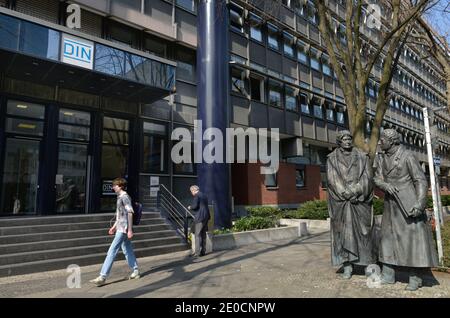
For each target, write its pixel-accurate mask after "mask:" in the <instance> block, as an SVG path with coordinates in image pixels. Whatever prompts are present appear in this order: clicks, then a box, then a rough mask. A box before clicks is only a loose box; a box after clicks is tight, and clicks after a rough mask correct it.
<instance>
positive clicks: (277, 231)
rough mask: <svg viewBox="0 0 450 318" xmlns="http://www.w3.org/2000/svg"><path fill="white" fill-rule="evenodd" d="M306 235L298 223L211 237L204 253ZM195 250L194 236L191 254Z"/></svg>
mask: <svg viewBox="0 0 450 318" xmlns="http://www.w3.org/2000/svg"><path fill="white" fill-rule="evenodd" d="M306 235H308V231H307V226H306V223H304V222H298V224H296V225H293V226H283V227H279V228H271V229H263V230H254V231H245V232H236V233H227V234H219V235H212V234H211V233H208V234H207V237H206V253H210V252H211V251H221V250H228V249H233V248H237V247H240V246H244V245H250V244H255V243H264V242H272V241H278V240H287V239H296V238H298V237H301V236H306ZM194 249H195V236H192V252H193V251H194Z"/></svg>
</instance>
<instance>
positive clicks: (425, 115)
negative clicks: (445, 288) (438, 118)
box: [422, 107, 443, 266]
mask: <svg viewBox="0 0 450 318" xmlns="http://www.w3.org/2000/svg"><path fill="white" fill-rule="evenodd" d="M422 111H423V122H424V126H425V140H426V143H427V155H428V166H429V168H430V183H431V194H432V196H433V214H434V218H435V225H436V241H437V249H438V257H439V265H440V266H442V265H443V264H442V262H443V252H442V239H441V221H440V213H439V206H438V202H437V200H438V193H437V190H438V189H436V179H435V177H436V175H435V173H434V159H433V150H432V148H431V134H430V122H429V120H428V118H429V117H428V108H426V107H424V108H422Z"/></svg>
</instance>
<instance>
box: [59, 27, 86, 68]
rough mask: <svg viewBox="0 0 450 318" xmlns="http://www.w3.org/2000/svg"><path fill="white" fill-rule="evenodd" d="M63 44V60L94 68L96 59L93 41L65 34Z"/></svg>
mask: <svg viewBox="0 0 450 318" xmlns="http://www.w3.org/2000/svg"><path fill="white" fill-rule="evenodd" d="M62 46H63V47H62V57H61V58H62V62H64V63H67V64H72V65H76V66H80V67H84V68H88V69H91V70H92V68H93V61H94V43H93V42H91V41H87V40H84V39H81V38H78V37H74V36H70V35H68V34H64V35H63V41H62Z"/></svg>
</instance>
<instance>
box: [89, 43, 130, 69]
mask: <svg viewBox="0 0 450 318" xmlns="http://www.w3.org/2000/svg"><path fill="white" fill-rule="evenodd" d="M124 68H125V53H124V52H123V51H121V50H118V49H114V48H112V47H109V46H105V45H102V44H98V43H97V44H96V45H95V61H94V69H95V70H96V71H99V72H102V73H105V74H109V75H119V76H121V75H124V71H125V70H124Z"/></svg>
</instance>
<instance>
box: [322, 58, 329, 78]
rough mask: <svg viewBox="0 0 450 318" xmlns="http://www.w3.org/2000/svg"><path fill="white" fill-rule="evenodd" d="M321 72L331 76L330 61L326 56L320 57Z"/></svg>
mask: <svg viewBox="0 0 450 318" xmlns="http://www.w3.org/2000/svg"><path fill="white" fill-rule="evenodd" d="M322 71H323V74H325V75H327V76H331V69H330V60H329V58H328V56H327V55H325V54H323V55H322Z"/></svg>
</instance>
